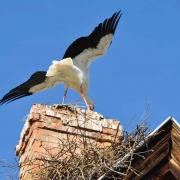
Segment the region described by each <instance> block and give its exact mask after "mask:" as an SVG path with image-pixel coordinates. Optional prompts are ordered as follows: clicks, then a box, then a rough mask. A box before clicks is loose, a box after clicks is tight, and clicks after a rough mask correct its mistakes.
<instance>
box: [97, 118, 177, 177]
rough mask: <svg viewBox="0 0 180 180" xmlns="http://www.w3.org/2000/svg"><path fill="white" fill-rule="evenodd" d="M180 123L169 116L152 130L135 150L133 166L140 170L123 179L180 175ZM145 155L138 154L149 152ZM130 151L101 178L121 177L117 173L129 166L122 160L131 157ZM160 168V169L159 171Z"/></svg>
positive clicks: (129, 173) (130, 172)
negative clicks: (139, 154)
mask: <svg viewBox="0 0 180 180" xmlns="http://www.w3.org/2000/svg"><path fill="white" fill-rule="evenodd" d="M179 137H180V125H179V123H178V122H177V121H176V120H175V118H173V117H168V118H167V119H166V120H165V121H163V122H162V123H161V124H160V125H159V126H158V127H157V128H156V129H155V130H154V131H152V132H151V133H150V134H149V135H148V136H147V137H146V138H145V140H144V141H143V142H141V143H140V144H139V145H138V146H137V147H136V148H135V149H134V151H133V153H134V154H136V155H133V158H132V159H133V160H132V167H134V168H135V169H136V170H137V171H138V172H140V173H138V174H135V173H134V172H132V171H129V172H128V174H127V176H126V177H125V178H123V179H147V178H149V177H153V176H156V175H157V174H159V173H161V174H160V175H161V176H163V177H166V176H167V177H169V176H173V177H175V178H177V179H178V178H179V177H180V173H179V172H180V156H179V155H178V152H180V138H179ZM149 150H152V151H151V152H149V153H146V154H145V155H144V156H143V157H144V159H143V158H142V157H140V156H138V155H137V154H138V152H148V151H149ZM130 154H131V153H128V154H127V155H125V156H124V157H123V158H121V159H119V161H118V162H117V163H116V165H114V169H112V170H109V171H108V172H107V173H106V174H104V175H103V176H101V177H100V178H99V180H104V179H112V178H114V177H120V176H121V175H120V174H118V173H116V171H118V172H125V171H126V170H127V168H124V167H122V166H121V162H122V161H125V160H127V159H128V158H130ZM157 169H158V171H157Z"/></svg>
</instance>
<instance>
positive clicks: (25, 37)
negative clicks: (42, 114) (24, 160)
mask: <svg viewBox="0 0 180 180" xmlns="http://www.w3.org/2000/svg"><path fill="white" fill-rule="evenodd" d="M120 9H121V10H122V12H123V16H122V19H121V21H120V23H119V25H118V28H117V31H116V34H115V37H114V39H113V43H112V45H111V47H110V49H109V51H108V53H107V54H106V55H105V56H103V57H102V58H101V59H98V60H97V61H95V62H94V63H93V64H92V66H91V75H90V79H91V83H90V90H89V95H90V97H91V99H93V100H94V102H95V104H96V108H95V111H98V112H100V113H102V114H103V115H104V116H106V117H109V118H117V119H119V120H120V121H121V123H122V125H123V126H124V128H125V129H126V130H131V129H133V128H134V127H135V126H136V124H138V123H139V122H140V119H141V116H142V114H143V111H144V110H145V109H146V107H147V106H149V110H148V111H149V113H150V117H149V119H148V120H147V121H148V124H149V125H150V127H151V128H152V129H154V128H155V127H156V126H157V125H159V124H160V123H161V122H162V121H163V120H164V119H165V118H166V117H167V116H174V117H175V118H176V119H177V120H179V119H180V85H179V83H180V23H179V20H180V1H179V0H171V1H169V0H158V1H157V0H151V1H144V0H136V1H133V0H131V1H130V0H121V1H112V0H104V1H103V0H101V1H97V0H91V1H83V0H76V1H73V0H71V1H70V0H40V1H37V0H32V1H28V2H27V1H23V0H16V1H12V0H11V1H10V0H0V67H1V71H0V97H2V96H3V95H4V94H5V93H7V91H9V90H10V89H11V88H13V87H15V86H17V85H19V84H20V83H22V82H23V81H25V80H27V79H28V78H29V76H30V75H31V74H32V73H33V72H35V71H37V70H47V68H48V66H49V65H50V64H51V61H52V60H53V59H58V58H61V57H62V56H63V54H64V52H65V50H66V48H67V47H68V45H69V44H70V43H71V42H72V41H73V40H75V39H76V38H78V37H80V36H85V35H88V34H89V33H90V32H91V31H92V30H93V29H94V27H95V26H96V25H97V24H98V23H100V22H101V21H103V20H104V19H105V18H107V17H110V16H111V15H112V14H113V13H114V12H115V11H118V10H120ZM63 91H64V87H63V86H62V85H60V86H58V87H56V88H53V89H50V90H48V91H45V92H42V93H38V94H36V95H34V96H29V97H27V98H23V99H21V100H18V101H15V102H13V103H11V104H8V105H4V106H2V107H0V117H1V126H0V159H8V160H13V158H14V157H15V155H14V148H15V145H16V144H17V143H18V139H19V136H20V132H21V129H22V126H23V124H24V120H25V118H26V116H27V114H28V113H29V110H30V108H31V106H32V105H33V104H34V103H48V104H54V103H59V102H61V100H62V95H63ZM77 98H78V95H77V94H76V93H74V92H73V91H72V90H71V91H70V92H69V94H68V100H67V101H68V102H71V101H74V100H76V99H77Z"/></svg>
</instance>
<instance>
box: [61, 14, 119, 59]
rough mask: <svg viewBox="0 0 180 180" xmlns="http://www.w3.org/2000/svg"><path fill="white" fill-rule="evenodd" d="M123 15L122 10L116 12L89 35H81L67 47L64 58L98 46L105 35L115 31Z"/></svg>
mask: <svg viewBox="0 0 180 180" xmlns="http://www.w3.org/2000/svg"><path fill="white" fill-rule="evenodd" d="M121 15H122V13H121V11H119V12H116V13H114V14H113V15H112V16H111V18H108V19H105V20H104V22H102V23H100V24H99V25H98V26H97V27H96V28H95V29H94V30H93V32H92V33H91V34H90V35H89V36H87V37H80V38H78V39H77V40H75V41H74V42H73V43H72V44H71V45H70V46H69V47H68V48H67V50H66V52H65V54H64V56H63V58H68V57H71V58H75V57H76V56H78V55H79V54H80V53H81V52H83V50H84V49H88V48H96V47H97V45H98V43H99V41H100V39H101V38H102V37H103V36H105V35H107V34H114V33H115V30H116V27H117V24H118V22H119V19H120V18H121Z"/></svg>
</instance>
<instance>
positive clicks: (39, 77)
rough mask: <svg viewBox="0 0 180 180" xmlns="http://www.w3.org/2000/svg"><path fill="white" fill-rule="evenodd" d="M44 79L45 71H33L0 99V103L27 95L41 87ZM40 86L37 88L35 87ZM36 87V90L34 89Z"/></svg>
mask: <svg viewBox="0 0 180 180" xmlns="http://www.w3.org/2000/svg"><path fill="white" fill-rule="evenodd" d="M45 80H46V72H45V71H38V72H36V73H34V74H33V75H32V76H31V77H30V78H29V79H28V80H27V81H26V82H24V83H23V84H21V85H19V86H17V87H16V88H14V89H12V90H10V91H9V92H8V93H7V94H5V95H4V97H3V98H2V99H1V100H0V105H2V104H4V103H9V102H12V101H14V100H16V99H19V98H22V97H25V96H29V95H32V94H34V93H35V92H38V91H40V90H42V89H43V87H44V86H43V84H44V82H45ZM38 86H40V87H41V88H40V87H39V88H36V87H38ZM35 89H36V91H35ZM33 90H34V91H33Z"/></svg>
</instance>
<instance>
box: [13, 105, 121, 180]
mask: <svg viewBox="0 0 180 180" xmlns="http://www.w3.org/2000/svg"><path fill="white" fill-rule="evenodd" d="M120 136H122V126H121V125H120V122H119V121H118V120H115V119H106V118H104V117H103V116H102V115H101V114H99V113H97V112H93V111H87V110H84V109H80V108H77V107H74V106H65V105H57V106H56V105H54V106H47V105H40V104H37V105H33V107H32V109H31V111H30V114H29V115H28V118H27V119H26V122H25V124H24V127H23V129H22V132H21V136H20V140H19V143H18V145H17V146H16V155H17V156H18V157H19V165H20V174H19V179H20V180H30V179H32V175H33V174H34V173H36V172H38V171H39V169H40V168H41V161H39V159H41V158H46V157H47V156H49V155H51V156H54V155H56V154H57V153H58V151H59V150H60V148H61V146H62V143H64V142H67V141H68V140H69V139H71V140H75V141H76V142H78V143H79V145H78V148H77V149H76V151H79V153H80V152H81V147H82V144H83V143H82V142H83V139H84V138H86V139H88V140H89V141H92V142H96V146H99V147H106V146H110V145H111V143H113V142H114V141H116V139H117V137H120ZM75 137H76V138H75ZM63 158H64V157H63Z"/></svg>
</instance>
